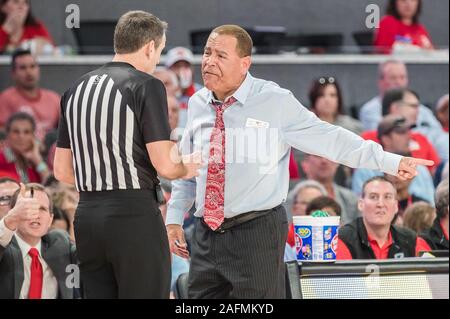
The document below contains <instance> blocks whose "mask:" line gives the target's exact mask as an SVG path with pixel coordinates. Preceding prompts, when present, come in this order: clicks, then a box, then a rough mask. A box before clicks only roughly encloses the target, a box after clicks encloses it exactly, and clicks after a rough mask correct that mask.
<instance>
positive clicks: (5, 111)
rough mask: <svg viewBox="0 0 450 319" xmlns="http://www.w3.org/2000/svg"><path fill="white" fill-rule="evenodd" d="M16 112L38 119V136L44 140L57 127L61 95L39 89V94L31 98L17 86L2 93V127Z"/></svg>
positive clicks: (0, 119)
mask: <svg viewBox="0 0 450 319" xmlns="http://www.w3.org/2000/svg"><path fill="white" fill-rule="evenodd" d="M16 112H25V113H28V114H30V115H31V116H33V118H34V120H35V121H36V137H37V138H38V139H39V140H41V141H42V140H43V139H44V137H45V134H47V133H48V132H50V131H52V130H53V129H56V127H57V126H58V120H59V112H60V97H59V95H58V94H57V93H56V92H53V91H50V90H47V89H39V96H38V97H36V98H34V99H30V98H29V97H27V96H25V95H24V94H23V93H22V92H21V91H20V90H18V89H17V88H16V87H10V88H8V89H6V90H5V91H3V92H2V93H1V94H0V127H1V126H4V125H5V124H6V122H7V121H8V118H9V117H10V116H11V115H12V114H14V113H16Z"/></svg>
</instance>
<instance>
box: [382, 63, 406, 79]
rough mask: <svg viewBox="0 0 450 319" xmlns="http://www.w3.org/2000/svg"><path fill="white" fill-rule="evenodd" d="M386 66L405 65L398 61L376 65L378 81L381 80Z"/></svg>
mask: <svg viewBox="0 0 450 319" xmlns="http://www.w3.org/2000/svg"><path fill="white" fill-rule="evenodd" d="M388 64H403V65H405V63H403V62H402V61H400V60H396V59H388V60H386V61H383V62H381V63H380V64H379V65H378V78H379V79H381V78H383V77H384V68H385V66H386V65H388Z"/></svg>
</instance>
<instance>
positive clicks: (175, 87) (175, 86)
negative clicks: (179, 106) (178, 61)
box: [152, 66, 181, 99]
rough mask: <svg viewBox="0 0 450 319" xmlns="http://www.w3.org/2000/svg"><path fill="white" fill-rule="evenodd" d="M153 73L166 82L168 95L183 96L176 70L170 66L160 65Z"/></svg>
mask: <svg viewBox="0 0 450 319" xmlns="http://www.w3.org/2000/svg"><path fill="white" fill-rule="evenodd" d="M152 75H153V76H154V77H155V78H157V79H158V80H160V81H161V82H162V83H163V84H164V87H165V88H166V92H167V95H171V96H174V97H175V98H177V99H179V98H180V97H181V88H180V85H179V83H178V77H177V74H176V73H175V72H173V71H172V70H170V69H168V68H165V67H162V66H158V67H156V69H155V71H154V72H153V74H152Z"/></svg>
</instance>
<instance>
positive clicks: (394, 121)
mask: <svg viewBox="0 0 450 319" xmlns="http://www.w3.org/2000/svg"><path fill="white" fill-rule="evenodd" d="M412 136H413V135H412V133H411V132H410V129H409V125H408V124H407V121H406V119H405V118H404V117H401V116H398V115H393V114H392V115H387V116H386V117H385V118H383V120H382V121H381V123H380V125H379V127H378V131H377V140H378V141H379V143H380V144H381V145H382V146H383V148H384V149H385V150H387V151H388V152H392V153H395V154H403V155H407V154H413V156H414V153H413V152H411V150H410V149H411V144H412ZM417 172H418V174H417V176H415V177H414V178H413V179H412V182H411V185H410V186H409V187H408V192H409V194H411V195H415V196H417V197H421V198H423V199H424V200H425V201H427V202H429V203H431V204H434V200H433V199H434V183H433V179H432V177H431V175H430V172H429V171H428V169H426V168H425V167H424V166H418V167H417ZM380 175H383V174H382V173H380V172H378V171H374V170H367V169H356V170H355V172H354V174H353V178H352V190H353V192H354V193H356V194H361V191H362V185H363V184H364V182H365V181H367V180H369V179H370V178H371V177H374V176H380Z"/></svg>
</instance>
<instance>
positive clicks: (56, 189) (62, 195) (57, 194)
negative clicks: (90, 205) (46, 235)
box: [46, 175, 80, 241]
mask: <svg viewBox="0 0 450 319" xmlns="http://www.w3.org/2000/svg"><path fill="white" fill-rule="evenodd" d="M46 187H47V188H46V189H47V191H48V192H49V193H50V195H51V197H52V200H53V203H54V206H55V207H56V208H58V209H59V210H61V211H63V212H64V213H65V214H66V215H67V217H68V220H69V230H68V232H69V235H70V239H71V240H72V241H75V234H74V228H73V221H74V218H75V211H76V209H77V205H78V202H79V199H80V195H79V193H78V191H77V190H76V188H75V186H74V185H69V184H66V183H63V182H59V181H57V180H56V179H55V178H54V177H53V176H52V175H51V176H50V177H49V178H48V179H47V182H46ZM56 214H57V213H56ZM56 214H55V217H56Z"/></svg>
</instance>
